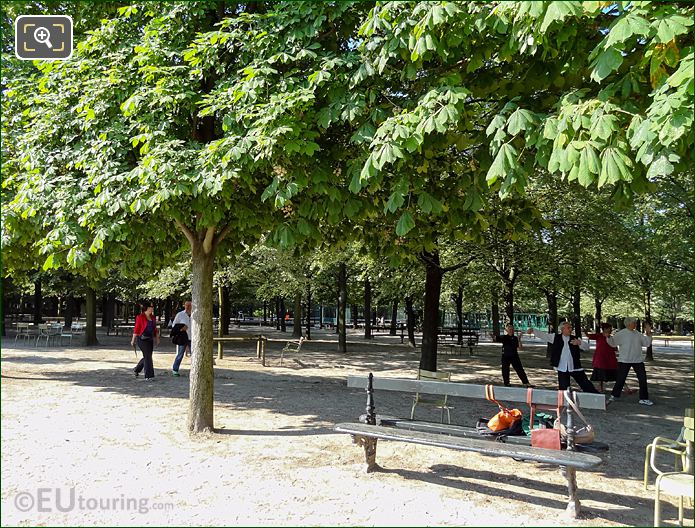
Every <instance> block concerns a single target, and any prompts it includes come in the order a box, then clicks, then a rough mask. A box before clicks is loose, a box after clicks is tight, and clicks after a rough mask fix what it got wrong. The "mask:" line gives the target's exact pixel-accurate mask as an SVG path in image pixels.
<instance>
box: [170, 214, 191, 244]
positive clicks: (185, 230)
mask: <svg viewBox="0 0 695 528" xmlns="http://www.w3.org/2000/svg"><path fill="white" fill-rule="evenodd" d="M174 222H176V225H177V226H179V229H180V230H181V232H182V233H183V234H184V235H185V236H186V238H187V239H188V242H189V243H190V244H191V247H193V245H194V244H195V235H194V234H193V231H191V230H190V229H188V227H186V226H185V225H184V224H183V223H182V222H181V220H179V219H177V218H174Z"/></svg>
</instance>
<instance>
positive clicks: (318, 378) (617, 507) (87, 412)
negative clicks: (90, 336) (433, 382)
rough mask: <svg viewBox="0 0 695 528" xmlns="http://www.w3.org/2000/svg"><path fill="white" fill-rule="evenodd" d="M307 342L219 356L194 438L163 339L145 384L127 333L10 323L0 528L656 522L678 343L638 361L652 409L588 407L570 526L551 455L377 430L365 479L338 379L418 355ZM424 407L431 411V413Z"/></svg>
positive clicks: (670, 514)
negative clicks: (294, 351)
mask: <svg viewBox="0 0 695 528" xmlns="http://www.w3.org/2000/svg"><path fill="white" fill-rule="evenodd" d="M235 331H236V333H237V334H239V333H240V332H241V333H243V332H244V331H246V332H248V333H251V332H257V331H258V329H257V328H256V329H250V328H249V329H240V330H239V329H236V330H235ZM267 333H268V334H269V335H270V337H280V334H279V333H276V332H274V331H269V332H267ZM312 337H313V338H314V341H312V342H309V343H307V344H305V346H304V347H303V349H302V351H301V353H300V354H299V355H297V356H293V357H291V358H289V359H288V358H285V362H284V366H280V364H279V353H280V348H281V346H282V343H279V342H273V343H270V344H269V348H268V366H266V367H263V366H261V365H260V362H259V361H258V360H256V358H255V345H253V344H248V345H247V346H245V347H241V346H235V347H234V348H233V349H230V348H228V349H227V350H226V357H225V358H224V359H222V360H218V361H217V366H216V367H215V426H216V428H217V432H216V433H214V434H210V435H206V436H203V437H196V438H191V437H189V436H188V434H187V432H186V430H185V418H186V413H187V405H188V400H187V397H188V360H185V362H184V366H183V367H182V373H183V376H182V377H180V378H174V377H172V376H171V375H170V374H169V368H170V365H171V363H172V361H173V358H174V354H173V348H174V347H173V345H171V344H170V342H169V341H168V340H166V339H164V340H163V342H162V346H161V347H160V348H159V350H157V351H156V353H155V369H156V376H157V377H156V380H155V381H154V382H153V383H145V382H144V381H143V380H142V377H140V378H138V379H136V378H135V377H134V376H133V375H132V372H131V370H130V369H131V368H132V367H133V365H134V363H135V356H134V354H133V350H132V348H130V347H129V344H128V337H106V336H101V335H100V341H101V343H102V345H101V346H100V347H98V348H89V349H87V348H84V347H80V346H79V345H78V344H73V345H72V346H71V347H48V348H44V347H40V348H39V349H36V348H34V346H33V345H31V344H15V343H14V341H13V339H12V337H11V336H10V338H8V339H6V340H5V341H4V343H3V349H2V363H1V366H2V409H1V411H2V417H1V418H2V484H1V500H2V510H1V512H2V513H1V517H2V519H1V520H2V525H3V526H8V525H83V526H84V525H92V524H94V525H124V526H127V525H130V526H135V525H137V526H144V525H165V524H175V525H196V526H206V525H246V526H248V525H295V526H296V525H303V526H306V525H314V526H315V525H340V526H354V525H367V526H371V525H381V526H387V525H391V526H405V525H407V526H425V525H441V526H458V525H472V526H505V525H506V526H537V525H541V526H549V525H555V526H580V525H583V526H648V525H651V523H652V518H653V494H654V492H653V491H652V490H651V489H650V490H649V491H644V490H643V489H642V471H643V463H644V448H645V446H646V444H647V443H649V442H650V441H651V439H652V438H653V437H654V436H657V435H667V436H671V437H674V436H675V435H676V434H677V432H678V431H679V429H680V426H681V423H682V422H681V420H682V418H681V416H682V413H683V409H684V408H685V407H687V406H692V402H693V361H692V360H693V355H692V352H691V351H690V350H689V349H688V348H682V349H677V348H676V349H668V350H665V349H657V350H656V357H657V359H656V361H655V362H654V363H651V364H649V365H648V367H647V370H648V376H649V386H650V397H651V398H652V399H653V400H654V401H655V403H656V405H654V406H653V407H645V406H642V405H638V403H637V396H636V395H635V396H629V397H624V398H623V399H622V401H620V402H617V403H616V404H614V405H611V406H610V407H609V408H608V410H607V411H606V412H603V411H589V412H588V413H587V415H588V417H589V419H590V421H591V422H592V423H593V425H594V426H595V427H596V428H597V430H598V439H599V440H601V441H603V442H606V443H608V444H609V445H610V452H609V453H608V454H606V455H604V456H603V458H604V460H605V463H604V465H603V466H601V467H600V468H599V469H598V470H597V471H594V472H579V473H578V484H579V488H580V495H579V496H580V499H581V501H582V510H583V511H582V515H581V516H580V518H579V519H577V520H574V521H571V520H569V519H567V518H566V517H565V515H564V508H565V506H566V487H565V481H564V479H563V477H562V475H561V473H560V471H559V470H558V469H557V468H555V467H550V466H546V465H540V464H535V463H524V462H516V461H514V460H512V459H509V458H489V457H483V456H479V455H477V454H473V453H463V452H455V451H451V450H447V449H443V448H429V447H425V446H418V445H414V444H405V443H401V442H383V441H380V442H379V445H378V452H377V461H378V462H379V463H380V464H381V465H382V466H383V467H384V468H385V471H384V472H380V473H374V474H369V475H367V474H365V473H364V471H363V468H364V466H363V454H362V450H361V448H358V447H357V446H355V445H353V444H352V443H351V439H350V437H349V436H348V435H345V434H336V433H334V432H333V431H332V427H333V425H334V424H335V423H338V422H343V421H355V420H356V419H357V418H358V416H359V415H360V414H362V413H363V412H364V406H365V396H364V391H362V390H353V389H348V388H347V387H346V385H345V378H346V376H347V375H349V374H355V375H362V374H363V375H366V374H367V373H368V372H370V371H371V372H375V373H380V374H381V375H386V376H393V377H409V378H412V377H414V373H415V372H416V370H417V366H418V361H419V352H418V351H414V350H412V349H409V348H408V347H406V346H403V345H400V338H391V337H387V336H383V335H381V336H378V337H377V338H376V339H375V340H374V341H373V342H367V341H364V340H363V339H361V338H360V336H358V335H353V336H350V338H349V339H350V341H349V353H348V354H347V355H341V354H338V353H337V351H336V350H337V345H336V344H335V343H330V342H327V341H328V340H333V339H334V338H335V336H334V335H333V334H329V333H328V332H325V333H321V332H319V331H314V332H312ZM499 355H500V349H499V345H492V344H487V345H485V344H483V345H481V347H480V348H479V350H478V354H477V355H475V356H473V357H469V356H446V355H442V356H440V360H439V369H440V370H448V371H451V372H452V380H453V381H461V382H471V383H490V382H492V383H497V384H500V383H501V380H500V374H499ZM522 359H523V361H524V364H525V365H526V368H527V372H528V373H529V377H530V378H531V381H532V382H533V383H535V384H536V385H537V387H538V388H554V382H555V375H554V373H553V372H552V371H551V370H550V369H549V368H548V367H547V366H546V359H545V349H544V347H540V346H538V347H533V346H531V347H527V349H526V351H525V352H523V355H522ZM632 376H633V377H632V378H631V380H632V385H634V386H636V380H634V374H632ZM516 382H518V379H517V378H516V377H515V375H514V373H512V383H516ZM452 404H453V405H454V407H455V408H454V410H453V411H452V423H457V424H462V425H474V424H475V420H476V418H478V417H480V416H491V415H492V414H494V412H495V409H494V408H493V406H492V405H491V404H490V403H487V402H484V401H482V402H481V401H473V400H464V399H454V400H453V401H452ZM376 407H377V412H381V413H384V414H391V415H397V416H404V417H405V416H408V415H409V411H410V398H409V397H408V396H406V395H403V394H397V393H379V392H377V393H376ZM418 417H419V418H420V419H430V420H433V421H436V420H437V419H438V411H436V410H429V409H424V410H422V412H421V411H420V410H418ZM652 482H653V478H652ZM676 514H677V511H676V508H675V502H671V503H670V505H668V504H667V505H666V506H665V507H664V512H663V516H664V517H665V518H666V519H667V521H668V523H667V524H670V525H675V524H676V522H675V519H676ZM686 525H690V526H692V525H693V513H692V509H690V508H687V509H686Z"/></svg>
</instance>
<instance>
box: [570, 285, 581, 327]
mask: <svg viewBox="0 0 695 528" xmlns="http://www.w3.org/2000/svg"><path fill="white" fill-rule="evenodd" d="M581 300H582V293H581V290H580V289H579V288H578V287H576V288H575V289H574V292H573V293H572V324H573V326H574V335H576V336H577V337H582V310H581Z"/></svg>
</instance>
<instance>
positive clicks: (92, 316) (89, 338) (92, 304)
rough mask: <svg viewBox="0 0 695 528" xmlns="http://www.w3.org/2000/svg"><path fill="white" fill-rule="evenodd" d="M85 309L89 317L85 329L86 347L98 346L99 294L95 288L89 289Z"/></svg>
mask: <svg viewBox="0 0 695 528" xmlns="http://www.w3.org/2000/svg"><path fill="white" fill-rule="evenodd" d="M85 305H86V306H85V309H86V312H87V313H86V316H87V326H86V327H85V333H84V335H85V345H86V346H96V345H98V344H99V341H98V340H97V293H96V292H95V291H94V289H93V288H90V287H87V294H86V296H85Z"/></svg>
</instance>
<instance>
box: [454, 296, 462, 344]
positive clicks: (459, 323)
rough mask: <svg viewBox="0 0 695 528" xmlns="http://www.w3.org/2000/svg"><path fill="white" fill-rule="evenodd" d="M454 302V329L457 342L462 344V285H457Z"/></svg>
mask: <svg viewBox="0 0 695 528" xmlns="http://www.w3.org/2000/svg"><path fill="white" fill-rule="evenodd" d="M454 300H455V302H456V318H457V323H456V329H457V331H458V336H459V337H458V344H459V345H462V344H463V286H459V287H458V290H457V291H456V295H455V299H454Z"/></svg>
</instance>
